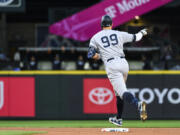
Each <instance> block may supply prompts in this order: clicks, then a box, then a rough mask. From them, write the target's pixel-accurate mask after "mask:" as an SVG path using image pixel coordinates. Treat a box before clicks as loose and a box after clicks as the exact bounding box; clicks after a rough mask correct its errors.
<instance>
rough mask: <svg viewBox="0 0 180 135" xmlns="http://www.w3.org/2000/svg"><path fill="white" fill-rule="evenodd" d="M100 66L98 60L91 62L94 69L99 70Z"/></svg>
mask: <svg viewBox="0 0 180 135" xmlns="http://www.w3.org/2000/svg"><path fill="white" fill-rule="evenodd" d="M99 67H100V65H99V63H98V61H97V60H93V61H92V63H91V68H92V70H99Z"/></svg>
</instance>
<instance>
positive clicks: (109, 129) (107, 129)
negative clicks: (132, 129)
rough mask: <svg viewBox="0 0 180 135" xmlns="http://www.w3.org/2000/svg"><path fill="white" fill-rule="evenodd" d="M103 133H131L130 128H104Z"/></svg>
mask: <svg viewBox="0 0 180 135" xmlns="http://www.w3.org/2000/svg"><path fill="white" fill-rule="evenodd" d="M101 131H102V132H129V128H102V129H101Z"/></svg>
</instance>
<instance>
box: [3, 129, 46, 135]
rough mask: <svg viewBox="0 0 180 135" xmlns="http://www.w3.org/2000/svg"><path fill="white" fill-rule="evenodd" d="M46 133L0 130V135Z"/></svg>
mask: <svg viewBox="0 0 180 135" xmlns="http://www.w3.org/2000/svg"><path fill="white" fill-rule="evenodd" d="M40 133H46V132H43V131H21V130H0V135H33V134H40Z"/></svg>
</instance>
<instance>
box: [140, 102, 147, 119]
mask: <svg viewBox="0 0 180 135" xmlns="http://www.w3.org/2000/svg"><path fill="white" fill-rule="evenodd" d="M139 111H140V118H141V120H142V121H145V120H146V119H147V111H146V103H145V102H144V101H143V102H139Z"/></svg>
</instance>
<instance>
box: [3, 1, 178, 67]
mask: <svg viewBox="0 0 180 135" xmlns="http://www.w3.org/2000/svg"><path fill="white" fill-rule="evenodd" d="M9 1H10V0H9ZM2 2H3V1H2ZM99 2H102V1H101V0H77V1H73V0H51V1H50V0H46V1H44V0H14V1H13V2H12V3H10V4H9V5H7V6H1V7H0V63H1V64H0V70H104V65H103V63H102V61H92V60H88V59H87V57H86V56H87V49H88V45H89V40H87V41H84V42H82V41H77V40H73V39H68V38H64V37H62V36H56V35H53V34H50V33H49V26H50V25H51V24H53V23H55V22H58V21H60V20H62V19H64V18H66V17H68V16H71V15H73V14H75V13H77V12H79V11H82V10H84V9H86V8H88V7H90V6H93V5H94V4H97V3H99ZM179 12H180V2H179V1H178V0H173V1H172V2H170V3H168V4H166V5H164V6H162V7H160V8H158V9H155V10H153V11H151V12H148V13H146V14H144V15H142V16H135V17H134V18H133V19H131V20H130V21H128V22H126V23H124V24H122V25H119V26H117V27H116V28H115V29H117V30H123V31H127V32H130V33H136V32H138V31H139V30H140V29H142V28H144V27H148V29H149V30H150V35H148V36H147V37H145V38H144V39H143V40H142V41H140V42H137V43H131V44H127V45H125V54H126V58H127V59H128V61H129V65H130V70H179V69H180V39H179V34H180V32H179V31H180V26H179V24H180V17H179Z"/></svg>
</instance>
